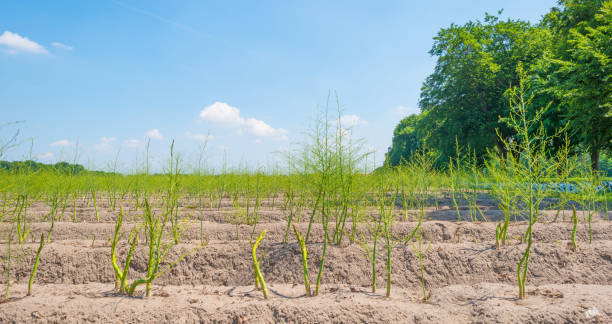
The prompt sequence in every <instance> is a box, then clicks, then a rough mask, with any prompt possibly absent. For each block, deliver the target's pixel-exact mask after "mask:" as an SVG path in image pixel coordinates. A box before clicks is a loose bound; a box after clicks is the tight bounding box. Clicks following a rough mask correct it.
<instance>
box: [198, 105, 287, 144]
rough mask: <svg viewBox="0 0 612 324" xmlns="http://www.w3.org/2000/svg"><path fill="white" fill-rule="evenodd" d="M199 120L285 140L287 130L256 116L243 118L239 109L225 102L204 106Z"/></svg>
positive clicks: (240, 132)
mask: <svg viewBox="0 0 612 324" xmlns="http://www.w3.org/2000/svg"><path fill="white" fill-rule="evenodd" d="M199 120H201V121H209V122H211V123H217V124H221V125H224V126H231V127H239V128H240V129H239V130H238V133H239V134H244V133H248V134H251V135H253V136H257V137H276V138H278V139H281V140H287V139H288V136H287V135H288V134H289V132H288V131H287V130H286V129H283V128H274V127H272V126H270V125H268V124H267V123H266V122H264V121H263V120H259V119H256V118H245V117H243V116H242V115H241V114H240V109H238V108H236V107H232V106H230V105H229V104H227V103H225V102H215V103H213V104H212V105H210V106H207V107H204V109H202V111H201V112H200V118H199Z"/></svg>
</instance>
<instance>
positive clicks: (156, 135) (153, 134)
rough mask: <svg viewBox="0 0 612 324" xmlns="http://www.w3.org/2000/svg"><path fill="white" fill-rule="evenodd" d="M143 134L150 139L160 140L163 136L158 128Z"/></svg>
mask: <svg viewBox="0 0 612 324" xmlns="http://www.w3.org/2000/svg"><path fill="white" fill-rule="evenodd" d="M145 136H146V137H148V138H150V139H155V140H160V139H163V138H164V135H162V133H161V132H160V131H159V129H157V128H155V129H152V130H150V131H148V132H146V133H145Z"/></svg>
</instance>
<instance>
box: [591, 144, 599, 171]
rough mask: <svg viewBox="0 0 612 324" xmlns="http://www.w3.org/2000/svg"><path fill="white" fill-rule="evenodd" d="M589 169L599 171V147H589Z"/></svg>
mask: <svg viewBox="0 0 612 324" xmlns="http://www.w3.org/2000/svg"><path fill="white" fill-rule="evenodd" d="M591 170H592V171H593V172H598V171H599V148H598V147H597V148H595V147H592V148H591Z"/></svg>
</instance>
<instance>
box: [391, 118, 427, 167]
mask: <svg viewBox="0 0 612 324" xmlns="http://www.w3.org/2000/svg"><path fill="white" fill-rule="evenodd" d="M422 116H423V115H410V116H408V117H406V118H404V119H402V120H401V121H400V123H399V124H398V125H397V126H396V127H395V130H394V131H393V140H392V141H391V147H389V151H388V152H387V155H386V160H385V163H387V164H388V165H391V166H397V165H400V164H401V163H403V162H406V161H408V160H409V159H410V157H411V156H412V154H414V152H416V151H417V150H418V149H419V148H420V147H421V146H422V145H423V143H422V142H423V134H419V132H418V130H419V121H421V119H422V118H423V117H422Z"/></svg>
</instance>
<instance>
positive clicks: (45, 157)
mask: <svg viewBox="0 0 612 324" xmlns="http://www.w3.org/2000/svg"><path fill="white" fill-rule="evenodd" d="M53 156H54V155H53V153H51V152H45V153H41V154H38V155H37V156H36V157H37V158H39V159H43V160H48V159H52V158H53Z"/></svg>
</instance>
